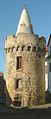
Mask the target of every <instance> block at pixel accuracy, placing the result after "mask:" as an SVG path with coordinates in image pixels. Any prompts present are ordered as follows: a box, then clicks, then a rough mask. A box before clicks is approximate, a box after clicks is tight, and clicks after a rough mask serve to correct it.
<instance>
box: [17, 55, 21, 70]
mask: <svg viewBox="0 0 51 119" xmlns="http://www.w3.org/2000/svg"><path fill="white" fill-rule="evenodd" d="M21 68H22V57H21V56H20V57H17V66H16V69H17V70H18V69H21Z"/></svg>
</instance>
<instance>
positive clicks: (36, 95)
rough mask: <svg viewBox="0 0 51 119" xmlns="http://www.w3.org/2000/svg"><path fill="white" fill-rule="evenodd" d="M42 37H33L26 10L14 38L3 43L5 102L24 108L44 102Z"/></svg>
mask: <svg viewBox="0 0 51 119" xmlns="http://www.w3.org/2000/svg"><path fill="white" fill-rule="evenodd" d="M45 47H46V41H45V38H44V37H43V36H42V37H39V36H38V35H36V34H34V32H33V28H32V24H31V21H30V18H29V15H28V12H27V9H26V7H24V8H23V10H22V14H21V17H20V21H19V24H18V29H17V32H16V35H9V36H8V37H7V38H6V40H5V51H6V88H7V89H6V90H7V91H6V101H7V104H8V105H10V104H13V105H16V106H21V107H24V106H25V107H27V106H34V105H37V104H43V103H45Z"/></svg>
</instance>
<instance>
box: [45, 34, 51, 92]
mask: <svg viewBox="0 0 51 119" xmlns="http://www.w3.org/2000/svg"><path fill="white" fill-rule="evenodd" d="M47 47H48V56H47V57H46V62H47V82H48V91H49V93H51V34H50V36H49V39H48V44H47Z"/></svg>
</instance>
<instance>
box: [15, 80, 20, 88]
mask: <svg viewBox="0 0 51 119" xmlns="http://www.w3.org/2000/svg"><path fill="white" fill-rule="evenodd" d="M18 87H19V80H16V82H15V89H17V88H18Z"/></svg>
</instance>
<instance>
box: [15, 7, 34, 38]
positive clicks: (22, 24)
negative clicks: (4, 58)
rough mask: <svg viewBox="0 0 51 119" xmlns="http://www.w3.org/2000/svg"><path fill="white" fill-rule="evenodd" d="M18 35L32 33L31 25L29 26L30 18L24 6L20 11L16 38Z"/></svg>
mask: <svg viewBox="0 0 51 119" xmlns="http://www.w3.org/2000/svg"><path fill="white" fill-rule="evenodd" d="M18 33H33V28H32V24H31V21H30V17H29V14H28V12H27V9H26V6H24V8H23V10H22V14H21V17H20V20H19V24H18V29H17V32H16V36H17V34H18Z"/></svg>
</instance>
